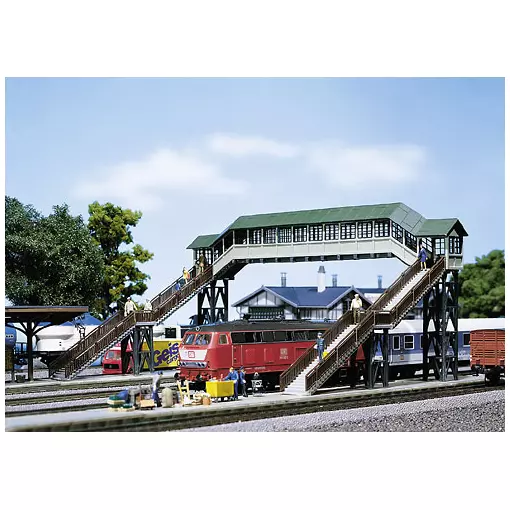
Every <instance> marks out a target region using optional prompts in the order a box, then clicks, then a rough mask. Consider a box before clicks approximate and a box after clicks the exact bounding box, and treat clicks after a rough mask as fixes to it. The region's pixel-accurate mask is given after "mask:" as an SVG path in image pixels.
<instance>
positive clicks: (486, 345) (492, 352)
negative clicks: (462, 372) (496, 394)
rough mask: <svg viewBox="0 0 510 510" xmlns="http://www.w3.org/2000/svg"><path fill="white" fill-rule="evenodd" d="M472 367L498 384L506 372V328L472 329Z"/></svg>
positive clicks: (491, 381)
mask: <svg viewBox="0 0 510 510" xmlns="http://www.w3.org/2000/svg"><path fill="white" fill-rule="evenodd" d="M471 369H472V370H473V371H475V372H476V373H478V372H480V371H481V372H483V373H484V374H485V379H486V380H488V381H489V382H490V383H493V384H496V383H497V382H498V381H499V379H500V377H501V376H502V375H504V373H505V330H504V329H479V330H475V331H471Z"/></svg>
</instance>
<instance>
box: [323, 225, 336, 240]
mask: <svg viewBox="0 0 510 510" xmlns="http://www.w3.org/2000/svg"><path fill="white" fill-rule="evenodd" d="M338 230H339V229H338V223H332V224H330V225H324V239H325V240H326V241H336V240H337V239H338Z"/></svg>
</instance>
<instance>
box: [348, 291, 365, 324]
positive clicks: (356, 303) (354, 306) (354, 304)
mask: <svg viewBox="0 0 510 510" xmlns="http://www.w3.org/2000/svg"><path fill="white" fill-rule="evenodd" d="M362 308H363V303H362V301H361V299H360V297H359V294H354V299H353V300H352V301H351V310H352V313H353V315H354V324H357V323H358V322H359V320H360V318H361V309H362Z"/></svg>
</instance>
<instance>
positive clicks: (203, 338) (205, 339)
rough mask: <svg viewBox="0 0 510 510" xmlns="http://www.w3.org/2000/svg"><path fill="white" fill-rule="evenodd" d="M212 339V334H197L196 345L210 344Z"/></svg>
mask: <svg viewBox="0 0 510 510" xmlns="http://www.w3.org/2000/svg"><path fill="white" fill-rule="evenodd" d="M210 341H211V335H205V334H203V333H201V334H198V335H197V339H196V340H195V345H209V342H210Z"/></svg>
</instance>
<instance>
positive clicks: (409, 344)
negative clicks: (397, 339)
mask: <svg viewBox="0 0 510 510" xmlns="http://www.w3.org/2000/svg"><path fill="white" fill-rule="evenodd" d="M404 349H414V336H413V335H405V336H404Z"/></svg>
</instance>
